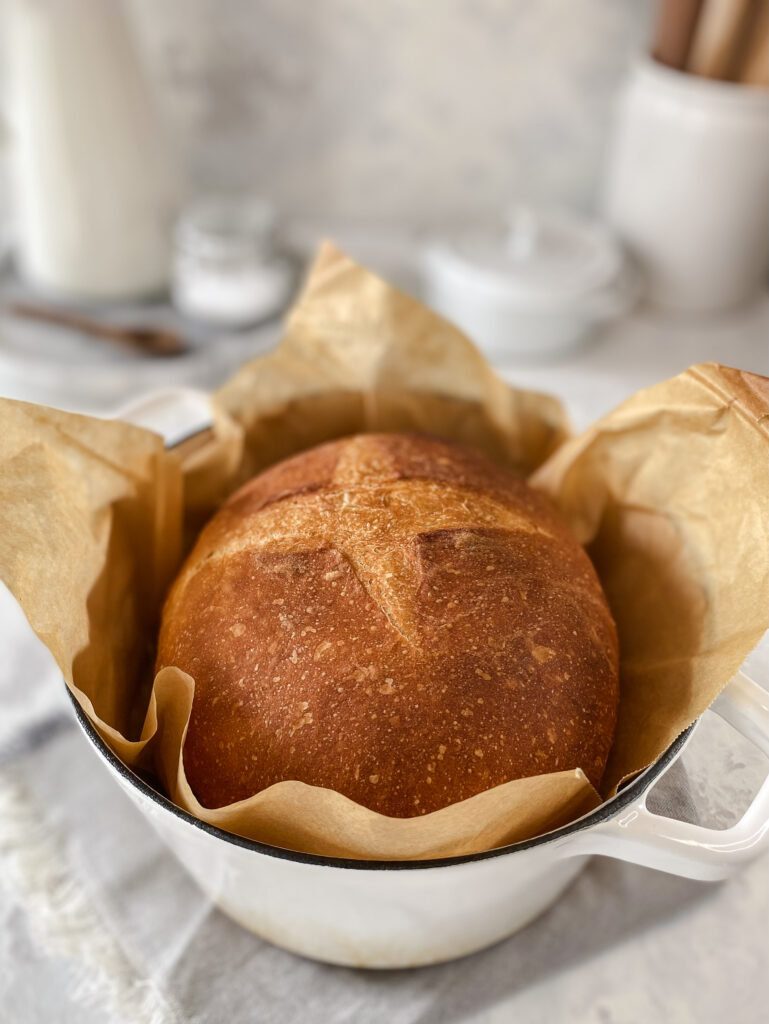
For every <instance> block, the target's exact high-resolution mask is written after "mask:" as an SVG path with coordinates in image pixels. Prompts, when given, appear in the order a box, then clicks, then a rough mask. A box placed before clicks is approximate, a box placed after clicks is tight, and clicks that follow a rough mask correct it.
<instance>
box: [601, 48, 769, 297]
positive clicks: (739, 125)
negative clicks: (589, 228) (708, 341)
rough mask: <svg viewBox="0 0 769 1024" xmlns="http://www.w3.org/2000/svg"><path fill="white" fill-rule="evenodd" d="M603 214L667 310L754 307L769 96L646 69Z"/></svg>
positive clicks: (633, 92)
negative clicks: (749, 304)
mask: <svg viewBox="0 0 769 1024" xmlns="http://www.w3.org/2000/svg"><path fill="white" fill-rule="evenodd" d="M602 208H603V213H604V215H605V216H606V218H607V220H608V222H609V223H610V224H611V225H612V227H613V228H614V230H615V231H616V232H617V233H618V235H619V236H620V238H622V239H623V241H624V242H625V243H626V244H627V246H628V247H629V248H630V250H631V252H632V253H633V254H634V256H635V257H636V258H637V261H638V263H639V265H640V266H641V267H642V269H643V271H644V275H645V278H646V284H647V290H648V295H649V297H650V299H651V300H652V301H653V302H654V303H656V304H657V305H659V306H664V307H666V308H669V309H676V310H681V311H686V312H692V313H700V312H706V311H711V310H720V309H726V308H728V307H729V306H734V305H736V304H737V303H739V302H743V301H745V300H747V299H749V298H750V297H751V296H752V295H753V294H754V293H756V292H758V290H759V289H760V288H761V287H763V286H764V285H765V284H766V275H767V271H768V270H769V230H767V228H768V226H769V89H765V88H762V87H754V86H747V85H741V84H737V83H735V82H721V81H713V80H711V79H708V78H702V77H700V76H698V75H692V74H688V73H686V72H683V71H676V70H674V69H672V68H668V67H665V66H664V65H662V64H659V63H657V62H656V61H654V60H651V59H650V58H648V57H644V58H642V59H640V60H639V61H638V62H637V63H636V65H635V66H634V67H633V69H632V71H631V73H630V76H629V78H628V81H627V84H626V86H625V88H624V90H623V92H622V95H621V97H620V102H619V104H618V109H617V118H616V124H615V128H614V134H613V139H612V143H611V146H610V150H609V157H608V163H607V174H606V179H605V183H604V191H603V197H602Z"/></svg>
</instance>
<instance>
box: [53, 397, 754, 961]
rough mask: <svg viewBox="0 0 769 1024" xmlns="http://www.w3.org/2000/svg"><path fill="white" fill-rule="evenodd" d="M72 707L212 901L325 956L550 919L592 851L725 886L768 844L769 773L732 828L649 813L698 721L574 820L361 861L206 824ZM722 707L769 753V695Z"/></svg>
mask: <svg viewBox="0 0 769 1024" xmlns="http://www.w3.org/2000/svg"><path fill="white" fill-rule="evenodd" d="M172 400H175V401H176V402H177V405H176V408H177V410H179V411H180V412H181V417H180V418H177V419H176V420H175V421H174V419H173V417H171V416H169V414H168V403H169V402H170V401H172ZM203 402H204V400H203V399H202V398H201V397H200V396H199V393H195V392H184V393H183V394H182V396H181V400H179V396H178V395H176V396H174V394H173V393H167V394H166V395H164V396H155V397H154V398H152V399H151V400H149V401H148V402H145V403H142V405H141V406H140V407H138V408H135V409H134V410H133V413H132V415H131V418H132V419H135V420H136V421H138V422H141V423H142V424H143V425H149V424H150V422H155V423H156V424H157V426H158V427H159V428H161V429H162V430H163V431H164V432H165V436H166V437H167V439H168V440H169V441H170V442H171V443H178V442H179V441H181V440H182V439H184V438H185V437H187V436H190V434H192V433H195V432H196V431H198V430H199V429H200V428H201V427H203V426H205V415H204V407H203V404H202V403H203ZM164 408H165V413H164ZM182 417H183V418H182ZM185 424H186V426H185ZM73 705H74V707H75V712H76V715H77V718H78V721H79V723H80V725H81V727H82V729H83V733H84V735H85V737H86V739H87V741H88V742H89V743H90V745H91V746H92V747H93V749H94V752H95V754H96V756H97V758H98V759H99V761H100V762H101V763H102V764H103V765H104V767H105V768H106V769H107V770H108V771H109V772H110V773H111V774H112V775H113V777H114V778H115V780H116V781H117V783H118V784H119V785H120V786H121V787H122V789H123V790H124V791H125V792H126V793H127V794H128V796H129V797H130V799H131V800H132V801H133V802H134V803H135V804H136V806H137V807H138V808H139V810H140V811H141V812H142V814H144V815H145V817H146V818H147V819H148V821H149V822H150V823H151V824H152V825H153V826H154V828H155V829H156V830H157V832H158V833H159V834H160V836H161V837H162V838H163V839H164V840H165V842H166V843H167V844H168V846H169V847H170V849H171V850H172V851H173V852H174V853H175V855H176V856H177V858H178V859H179V860H180V861H181V863H182V864H183V865H184V867H185V868H186V869H187V870H188V871H189V873H190V874H191V875H192V876H193V878H194V879H195V880H196V881H197V883H198V885H199V886H200V887H201V889H202V890H203V891H204V892H205V893H206V894H207V895H208V896H209V897H210V899H211V900H212V901H213V902H214V903H215V904H217V905H218V906H219V907H220V908H221V909H222V910H223V911H224V913H226V914H228V915H229V916H230V917H232V918H234V919H235V920H236V921H238V922H240V924H242V925H243V926H244V927H245V928H247V929H249V930H250V931H252V932H255V933H256V934H257V935H260V936H262V937H263V938H265V939H269V940H270V941H271V942H274V943H276V944H277V945H279V946H283V947H285V948H286V949H289V950H292V951H293V952H295V953H300V954H302V955H303V956H308V957H312V958H314V959H317V960H325V961H328V962H330V963H335V964H346V965H349V966H356V967H416V966H419V965H423V964H431V963H438V962H440V961H444V960H450V959H453V958H455V957H460V956H464V955H466V954H468V953H473V952H475V951H476V950H479V949H482V948H484V947H485V946H489V945H491V944H492V943H494V942H497V941H499V940H500V939H503V938H505V937H506V936H508V935H511V934H512V933H513V932H515V931H517V930H518V929H519V928H522V927H523V926H524V925H525V924H527V923H528V922H529V921H531V920H532V919H533V918H535V917H536V916H537V915H538V914H541V913H542V911H543V910H545V909H546V908H547V907H548V906H549V905H550V904H551V903H553V901H554V900H556V899H557V898H558V897H559V896H560V895H561V893H562V892H563V891H564V889H565V888H566V886H568V884H569V883H570V882H571V881H572V879H574V877H575V876H576V875H577V874H578V873H579V871H580V870H581V869H582V868H583V867H584V865H585V864H586V863H587V860H588V858H589V857H590V856H592V855H594V854H599V855H603V856H608V857H616V858H618V859H620V860H625V861H630V862H632V863H635V864H642V865H644V866H646V867H650V868H656V869H657V870H660V871H667V872H670V873H673V874H678V875H683V876H685V877H687V878H695V879H700V880H702V881H716V880H718V879H722V878H726V877H727V876H729V875H730V874H732V873H733V872H735V871H736V870H738V869H739V868H740V867H741V866H742V865H743V864H744V863H746V861H748V860H750V859H752V858H753V857H755V856H757V855H758V854H759V853H760V852H761V851H762V850H765V849H767V848H768V847H769V779H767V780H766V781H765V782H764V784H763V786H762V787H761V789H760V790H759V792H758V793H757V795H756V796H755V798H754V800H753V802H752V804H751V805H750V807H749V809H748V810H747V811H746V813H745V815H744V816H743V817H742V819H741V820H740V821H739V822H738V823H737V824H736V825H734V826H733V827H731V828H729V829H726V830H724V831H714V830H712V829H708V828H703V827H701V826H698V825H691V824H687V823H684V822H680V821H675V820H672V819H669V818H664V817H660V816H658V815H655V814H652V813H651V812H650V811H648V810H647V808H646V797H647V794H648V792H649V790H650V789H651V788H652V786H653V785H654V783H655V782H656V781H657V780H658V779H659V778H660V777H661V776H662V775H663V774H664V772H666V771H667V769H668V768H669V767H670V765H671V764H673V762H674V761H675V760H676V758H678V757H679V755H680V754H681V751H682V750H683V749H684V746H685V745H686V743H687V741H688V739H689V738H690V736H691V734H692V732H693V730H694V726H692V727H691V728H690V729H688V730H687V731H686V732H685V733H683V734H682V735H681V736H679V737H678V738H677V739H676V740H675V741H674V742H673V743H672V744H671V746H670V747H669V748H668V749H667V750H666V751H665V753H664V754H662V756H661V757H660V758H659V759H658V760H657V761H656V762H655V763H654V764H653V765H652V766H651V767H650V768H648V769H647V770H646V771H645V772H644V773H643V774H641V775H640V776H638V777H637V778H636V779H634V780H633V781H632V782H631V783H630V784H629V785H627V786H626V787H625V788H624V789H623V790H622V791H621V792H620V793H619V794H618V795H617V796H616V797H614V799H612V800H610V801H607V802H606V803H605V804H603V805H602V806H601V807H599V808H597V809H596V810H595V811H593V812H592V813H591V814H588V815H585V816H584V817H582V818H580V819H579V820H578V821H575V822H573V823H572V824H570V825H568V826H566V827H565V828H561V829H558V830H557V831H555V832H551V833H548V834H547V835H543V836H540V837H538V838H536V839H531V840H528V841H527V842H522V843H516V844H514V845H512V846H507V847H504V848H502V849H497V850H490V851H488V852H487V853H479V854H474V855H470V856H464V857H454V858H448V859H443V860H432V861H360V860H342V859H337V858H331V857H319V856H313V855H309V854H303V853H295V852H293V851H291V850H284V849H279V848H277V847H273V846H267V845H265V844H263V843H258V842H254V841H252V840H248V839H242V838H240V837H239V836H235V835H232V834H230V833H228V832H225V831H223V830H221V829H219V828H216V827H214V826H211V825H208V824H205V823H204V822H201V821H198V820H197V819H196V818H194V817H192V816H191V815H189V814H188V813H187V812H185V811H183V810H181V809H180V808H178V807H176V806H175V805H174V804H172V803H171V802H170V801H169V800H168V799H167V798H166V797H164V796H162V795H161V794H160V793H158V792H156V791H155V790H154V789H153V788H151V787H150V786H149V785H148V784H147V783H146V782H145V781H144V780H142V779H140V778H139V777H138V776H137V775H135V774H134V773H133V772H132V771H130V770H129V769H128V768H126V767H125V765H123V764H122V762H121V761H120V760H119V759H118V758H117V757H116V756H115V755H114V754H113V753H112V752H111V751H110V750H109V748H108V747H107V746H106V744H105V743H104V742H103V740H102V739H101V738H100V737H99V735H98V733H97V732H96V731H95V729H94V728H93V727H92V725H91V724H90V722H89V721H88V719H87V718H86V717H85V715H84V713H83V712H82V710H81V709H80V707H79V706H78V705H77V704H76V703H75V702H74V699H73ZM713 708H714V710H715V711H716V712H717V713H718V714H720V715H721V716H722V717H723V718H724V719H726V720H727V721H728V722H729V723H730V724H731V725H732V726H734V727H735V728H736V729H737V730H738V731H739V732H740V733H742V734H743V735H744V736H746V737H748V739H750V740H751V741H753V742H754V743H755V744H756V745H757V746H758V747H759V748H760V749H761V750H762V751H763V752H764V753H765V754H766V755H767V756H768V757H769V693H767V692H766V691H764V690H763V689H762V688H761V687H760V686H758V684H757V683H754V682H752V681H751V680H749V679H748V678H747V677H746V676H744V675H742V674H738V675H737V676H735V678H734V679H733V680H732V681H731V682H730V683H729V685H728V687H727V688H726V690H725V691H724V693H723V695H722V696H721V697H720V698H719V699H718V700H717V701H716V702H715V704H714V706H713Z"/></svg>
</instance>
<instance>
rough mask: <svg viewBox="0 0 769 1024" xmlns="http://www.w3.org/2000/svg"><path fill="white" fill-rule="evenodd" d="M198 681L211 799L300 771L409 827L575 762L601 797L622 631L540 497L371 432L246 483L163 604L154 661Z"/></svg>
mask: <svg viewBox="0 0 769 1024" xmlns="http://www.w3.org/2000/svg"><path fill="white" fill-rule="evenodd" d="M166 665H176V666H178V667H179V668H181V669H183V670H184V671H185V672H188V673H189V674H190V675H191V676H192V677H193V678H194V680H195V696H194V701H193V707H192V715H191V720H190V724H189V730H188V733H187V738H186V742H185V746H184V766H185V770H186V774H187V778H188V780H189V782H190V785H191V786H192V789H193V791H194V793H195V794H196V796H197V797H198V799H199V800H200V802H201V803H202V804H203V805H204V806H206V807H218V806H221V805H223V804H228V803H231V802H233V801H236V800H241V799H243V798H245V797H248V796H251V795H252V794H253V793H256V792H258V791H259V790H262V789H264V788H265V787H267V786H270V785H271V784H273V783H276V782H280V781H282V780H287V779H297V780H299V781H301V782H305V783H309V784H311V785H314V786H325V787H327V788H329V789H334V790H337V791H338V792H339V793H342V794H344V795H345V796H348V797H350V798H351V799H352V800H355V801H357V802H358V803H360V804H362V805H364V806H365V807H369V808H372V809H373V810H376V811H379V812H381V813H383V814H388V815H392V816H394V817H412V816H415V815H420V814H425V813H427V812H429V811H434V810H437V809H438V808H441V807H445V806H447V805H448V804H452V803H454V802H456V801H458V800H464V799H465V798H467V797H471V796H473V795H474V794H476V793H479V792H481V791H483V790H486V789H490V788H491V787H493V786H497V785H499V784H500V783H503V782H507V781H509V780H512V779H517V778H522V777H525V776H530V775H539V774H541V773H544V772H554V771H561V770H565V769H573V768H577V767H581V768H582V769H583V770H584V771H585V772H586V773H587V775H588V777H589V778H590V780H591V781H592V782H593V783H594V784H595V785H597V784H598V783H599V782H600V779H601V775H602V773H603V770H604V766H605V764H606V759H607V756H608V753H609V748H610V746H611V743H612V739H613V734H614V726H615V720H616V714H617V701H618V692H619V691H618V649H617V635H616V629H615V626H614V622H613V620H612V616H611V612H610V611H609V607H608V605H607V602H606V598H605V596H604V594H603V591H602V589H601V585H600V583H599V581H598V578H597V577H596V574H595V571H594V570H593V567H592V565H591V563H590V560H589V558H588V557H587V555H586V554H585V552H584V551H583V549H582V548H581V547H580V545H579V544H578V543H577V541H576V539H575V538H574V537H573V536H572V535H571V534H570V532H569V531H568V529H567V528H566V526H565V525H564V524H563V523H562V522H561V521H560V519H559V518H558V516H557V515H556V513H555V512H554V510H553V509H552V508H551V506H550V505H549V503H548V502H547V500H546V499H545V498H544V497H542V496H541V495H539V494H538V493H536V492H535V491H534V490H532V489H531V488H530V487H528V486H527V485H526V484H525V483H524V482H522V481H521V480H518V479H516V478H515V477H513V476H512V475H511V474H510V473H508V472H507V471H505V470H503V469H501V468H499V467H498V466H495V465H493V464H492V463H491V462H489V461H487V460H486V459H485V458H483V457H482V456H480V455H479V454H478V453H476V452H474V451H471V450H469V449H465V448H461V447H459V446H456V445H453V444H447V443H444V442H442V441H438V440H435V439H431V438H427V437H419V436H406V435H390V434H361V435H358V436H355V437H351V438H347V439H345V440H341V441H333V442H330V443H328V444H323V445H320V446H319V447H317V448H314V449H312V450H311V451H307V452H304V453H302V454H300V455H296V456H294V457H293V458H290V459H287V460H286V461H284V462H281V463H279V464H278V465H276V466H273V467H272V468H270V469H268V470H267V471H266V472H263V473H261V474H260V475H259V476H257V477H255V478H254V479H253V480H251V481H250V483H248V484H246V485H245V486H244V487H243V488H242V489H241V490H240V491H238V492H237V493H236V494H235V495H233V496H232V497H231V498H230V500H229V501H228V502H227V503H226V504H225V505H224V506H223V507H222V508H221V509H220V511H219V512H218V513H217V514H216V515H215V516H214V517H213V519H212V520H211V521H210V523H209V524H208V526H207V527H206V528H205V529H204V530H203V532H202V534H201V536H200V538H199V539H198V542H197V544H196V545H195V547H194V549H193V551H192V553H191V554H190V556H189V558H188V559H187V561H186V563H185V565H184V566H183V568H182V570H181V573H180V575H179V577H178V578H177V580H176V582H175V584H174V585H173V587H172V589H171V592H170V594H169V596H168V599H167V601H166V605H165V608H164V612H163V622H162V628H161V633H160V642H159V649H158V658H157V667H158V669H160V668H162V667H163V666H166Z"/></svg>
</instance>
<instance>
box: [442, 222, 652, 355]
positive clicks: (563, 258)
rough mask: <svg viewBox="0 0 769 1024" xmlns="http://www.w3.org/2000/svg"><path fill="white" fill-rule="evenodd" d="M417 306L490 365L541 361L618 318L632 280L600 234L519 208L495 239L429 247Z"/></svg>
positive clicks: (472, 235) (457, 239) (477, 236)
mask: <svg viewBox="0 0 769 1024" xmlns="http://www.w3.org/2000/svg"><path fill="white" fill-rule="evenodd" d="M423 278H424V297H425V301H426V302H427V303H428V305H431V306H432V307H433V308H434V309H436V310H437V311H438V312H440V313H442V314H443V315H444V316H445V317H446V318H447V319H449V320H451V321H452V322H454V323H455V324H457V325H458V326H459V327H461V328H462V330H464V331H465V332H466V333H467V334H468V335H469V337H470V338H472V340H473V341H474V342H475V343H476V344H477V345H478V346H479V347H480V348H481V349H483V350H484V351H485V352H487V353H488V354H489V355H490V356H492V357H494V358H496V359H500V358H504V357H505V356H527V357H537V356H548V355H551V354H555V353H558V352H562V351H565V350H567V349H570V348H572V347H573V346H575V345H577V344H579V343H580V342H581V341H583V340H585V338H586V337H587V336H588V335H589V333H590V332H591V330H592V329H593V328H594V327H596V326H597V325H598V324H600V323H602V322H604V321H606V320H609V319H611V318H612V317H616V316H618V315H620V314H621V313H623V312H625V311H626V310H627V309H628V308H629V307H630V306H631V305H632V303H633V302H634V301H635V299H636V297H637V293H638V289H637V277H636V274H635V272H634V271H633V269H632V267H631V266H630V264H629V263H628V261H627V259H626V257H625V254H624V252H623V250H622V248H621V246H620V244H619V243H618V242H617V240H616V239H615V238H614V236H613V235H612V234H611V233H610V231H609V230H608V229H607V228H606V227H605V226H604V225H602V224H600V223H599V222H597V221H594V220H591V219H589V218H587V217H583V216H580V215H577V214H574V213H570V212H566V211H564V210H560V209H556V208H542V207H530V206H519V207H517V208H515V209H514V210H513V211H512V213H511V216H510V218H509V222H508V224H507V225H506V227H505V228H504V229H502V230H500V231H498V232H485V233H484V232H480V231H474V232H467V233H464V234H461V235H456V236H454V237H453V238H447V239H443V240H440V241H435V242H433V243H431V244H429V245H428V246H427V248H426V249H425V252H424V258H423Z"/></svg>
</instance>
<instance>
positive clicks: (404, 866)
mask: <svg viewBox="0 0 769 1024" xmlns="http://www.w3.org/2000/svg"><path fill="white" fill-rule="evenodd" d="M65 689H66V691H67V696H68V697H69V699H70V701H71V702H72V706H73V708H74V710H75V717H76V719H77V721H78V724H79V725H80V727H81V729H82V730H83V732H84V733H85V735H86V737H87V739H88V740H90V742H91V745H92V746H93V747H94V748H95V750H96V752H97V754H99V755H100V756H101V757H102V758H103V759H104V760H105V761H106V762H107V763H108V765H109V766H110V767H111V768H112V769H113V770H114V771H116V772H117V774H118V775H120V776H121V778H123V779H124V780H125V781H126V782H128V783H129V784H130V785H131V786H133V788H134V789H138V790H139V792H140V793H142V795H143V796H145V797H147V798H149V799H150V800H151V801H152V802H153V803H155V804H157V805H158V807H160V808H162V809H163V810H165V811H168V812H170V813H171V814H172V815H173V816H174V817H176V818H178V819H179V820H180V821H183V822H185V824H187V825H192V826H193V827H194V828H197V829H200V830H201V831H202V832H205V833H207V834H208V835H209V836H212V837H213V838H214V839H221V840H223V841H224V842H226V843H229V844H231V845H232V846H239V847H240V848H241V849H244V850H250V851H251V852H253V853H260V854H263V855H265V856H267V857H275V858H277V859H278V860H290V861H295V862H297V863H299V864H312V865H313V866H317V867H329V868H344V869H347V870H357V871H408V870H411V871H413V870H419V869H425V868H440V867H451V866H453V865H455V864H470V863H473V862H475V861H480V860H488V859H490V858H491V857H501V856H503V855H505V854H511V853H522V852H523V851H524V850H531V849H533V848H534V847H537V846H544V845H546V844H547V843H553V842H555V841H556V840H559V839H565V838H566V837H567V836H570V835H574V834H575V833H577V832H582V831H584V830H585V829H588V828H591V827H592V826H593V825H598V824H600V823H601V822H603V821H607V820H609V819H610V818H613V817H615V815H617V814H619V812H620V811H622V810H623V809H624V808H626V807H627V806H628V805H630V804H632V803H633V802H634V801H636V800H637V799H638V798H639V797H640V796H642V795H643V794H644V793H645V792H646V791H647V790H648V789H650V788H651V786H652V784H653V783H654V782H655V781H656V780H657V779H658V778H659V777H660V776H661V775H662V774H664V772H665V771H666V770H667V768H669V767H670V765H671V764H672V763H673V761H675V759H676V758H677V757H678V755H679V754H680V753H681V751H682V749H683V747H684V746H685V745H686V742H687V741H688V739H689V737H690V736H691V733H692V730H693V729H694V727H695V726H696V724H697V722H696V721H695V722H693V723H692V724H691V725H690V726H689V727H688V728H687V729H684V731H683V732H682V733H680V734H679V735H678V736H677V737H676V738H675V739H674V740H673V742H672V743H671V744H670V746H669V747H668V748H667V750H665V751H664V752H663V753H662V754H660V756H659V757H658V758H657V760H656V761H654V762H653V763H652V764H650V765H649V767H648V768H646V769H644V771H642V772H641V773H640V774H639V775H637V776H636V777H635V778H634V779H632V780H631V781H630V782H629V783H628V784H627V785H626V786H625V787H624V788H623V789H621V790H620V791H619V792H618V793H617V794H616V795H615V796H613V797H612V798H611V799H610V800H605V801H604V802H603V803H602V804H600V805H599V806H598V807H596V809H595V810H594V811H590V812H589V813H588V814H584V815H583V816H582V817H581V818H577V819H576V821H572V822H569V824H568V825H563V826H562V827H561V828H558V829H555V830H554V831H552V832H545V833H543V834H542V835H539V836H535V837H534V838H533V839H524V840H523V841H522V842H518V843H511V844H510V845H508V846H499V847H495V848H494V849H493V850H483V851H481V852H480V853H467V854H462V855H461V856H458V857H436V858H432V859H430V860H363V859H358V858H353V857H327V856H324V855H322V854H316V853H301V852H299V851H298V850H289V849H286V848H285V847H282V846H271V845H270V844H269V843H262V842H259V841H258V840H257V839H247V838H245V836H239V835H237V834H236V833H234V832H227V831H226V830H225V829H223V828H219V826H218V825H211V824H209V823H208V822H207V821H201V820H200V818H196V817H195V816H194V815H192V814H190V813H189V811H185V810H183V809H182V808H181V807H178V806H177V805H176V804H175V803H173V801H172V800H169V798H168V797H166V796H164V795H163V794H162V793H160V792H158V791H157V790H156V789H153V787H152V786H150V785H149V783H147V782H145V781H144V779H142V778H141V777H140V776H139V775H137V774H136V773H135V772H133V771H131V769H130V768H128V767H127V766H126V765H125V764H123V762H122V761H121V760H120V758H119V757H118V756H117V755H116V754H115V753H114V752H113V751H112V750H110V748H109V747H108V746H107V744H106V743H105V741H104V740H103V739H102V737H101V736H100V735H99V733H98V732H97V731H96V729H95V728H94V726H93V724H92V723H91V721H90V719H89V718H88V717H87V715H86V713H85V712H84V711H83V709H82V707H81V706H80V704H79V703H78V701H77V700H76V698H75V696H74V694H73V693H72V691H71V690H70V689H69V687H68V686H66V684H65Z"/></svg>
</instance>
